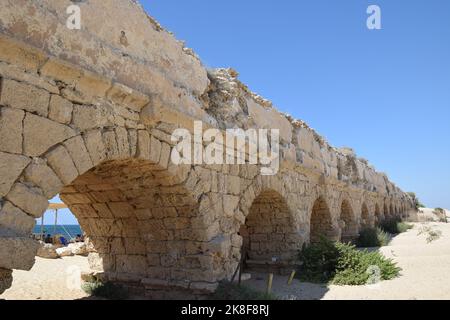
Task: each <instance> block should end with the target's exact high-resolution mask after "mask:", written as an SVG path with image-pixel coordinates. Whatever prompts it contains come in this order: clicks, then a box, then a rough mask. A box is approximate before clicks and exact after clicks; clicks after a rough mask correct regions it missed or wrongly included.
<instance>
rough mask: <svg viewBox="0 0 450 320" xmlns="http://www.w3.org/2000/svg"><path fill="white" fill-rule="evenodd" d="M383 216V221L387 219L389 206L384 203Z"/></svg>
mask: <svg viewBox="0 0 450 320" xmlns="http://www.w3.org/2000/svg"><path fill="white" fill-rule="evenodd" d="M383 216H384V219H386V218H387V217H389V206H388V204H387V203H386V201H384V203H383Z"/></svg>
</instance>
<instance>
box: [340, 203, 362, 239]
mask: <svg viewBox="0 0 450 320" xmlns="http://www.w3.org/2000/svg"><path fill="white" fill-rule="evenodd" d="M340 212H341V215H340V227H341V241H342V242H351V241H353V240H355V239H356V238H357V237H358V223H357V220H356V216H355V213H354V211H353V208H352V206H351V205H350V202H349V201H348V200H347V199H344V200H342V203H341V211H340Z"/></svg>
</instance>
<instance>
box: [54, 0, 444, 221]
mask: <svg viewBox="0 0 450 320" xmlns="http://www.w3.org/2000/svg"><path fill="white" fill-rule="evenodd" d="M141 3H142V4H143V5H144V7H145V9H146V10H147V11H148V12H149V14H150V15H152V16H153V17H155V18H156V19H157V20H158V21H159V22H160V23H161V24H162V25H163V26H164V27H165V28H166V29H168V30H169V31H172V32H174V34H175V36H176V37H177V38H178V39H180V40H185V41H186V43H187V46H189V47H191V48H193V49H194V50H195V51H196V53H197V54H198V55H199V56H200V58H201V59H202V61H203V63H204V64H205V66H207V67H233V68H235V69H236V70H238V71H239V72H240V79H241V80H242V81H243V82H245V83H246V84H248V85H249V87H250V88H251V89H252V90H253V91H255V92H257V93H259V94H261V95H263V96H264V97H266V98H268V99H270V100H272V101H273V102H274V104H275V105H276V106H277V107H278V108H279V109H280V110H282V111H285V112H288V113H290V114H292V115H293V116H295V117H296V118H299V119H302V120H305V121H306V122H308V123H309V124H310V125H311V126H312V127H313V128H315V129H317V130H318V132H319V133H321V134H322V135H324V136H325V137H326V138H327V139H328V140H329V142H330V143H331V144H332V145H334V146H350V147H352V148H354V149H355V150H356V152H357V153H358V155H359V156H361V157H364V158H367V159H369V161H370V162H371V163H372V164H374V165H375V166H376V168H377V169H378V170H379V171H383V172H386V173H387V174H388V175H389V177H390V178H391V179H392V180H393V181H394V182H395V183H396V184H397V185H398V186H400V187H401V188H402V189H403V190H405V191H415V192H416V193H417V194H418V196H419V198H420V199H421V200H422V202H424V203H425V204H426V205H428V206H430V207H438V206H439V207H447V208H450V168H449V165H450V1H448V0H426V1H425V0H422V1H416V0H415V1H409V0H396V1H392V0H374V1H365V0H340V1H336V0H309V1H303V0H289V1H288V0H284V1H283V0H279V1H275V0H245V1H242V0H227V1H211V0H190V1H180V0H141ZM370 4H376V5H379V6H380V8H381V11H382V30H375V31H369V30H368V29H367V27H366V20H367V17H368V15H367V14H366V9H367V7H368V5H370ZM130 18H131V17H130ZM64 216H66V215H64ZM67 216H68V215H67ZM52 219H53V218H52V216H50V215H49V217H48V220H49V221H50V222H51V221H53V220H52ZM61 220H62V223H73V222H74V221H75V220H74V219H73V218H65V217H62V218H61ZM46 221H47V219H46Z"/></svg>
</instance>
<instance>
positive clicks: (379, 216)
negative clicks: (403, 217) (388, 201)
mask: <svg viewBox="0 0 450 320" xmlns="http://www.w3.org/2000/svg"><path fill="white" fill-rule="evenodd" d="M374 217H375V225H378V224H380V223H381V222H382V221H383V214H382V213H381V210H380V205H379V204H378V203H375V216H374Z"/></svg>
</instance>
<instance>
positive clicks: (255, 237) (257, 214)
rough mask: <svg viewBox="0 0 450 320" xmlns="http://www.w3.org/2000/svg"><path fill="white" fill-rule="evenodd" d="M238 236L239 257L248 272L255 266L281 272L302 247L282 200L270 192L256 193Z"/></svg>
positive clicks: (279, 195)
mask: <svg viewBox="0 0 450 320" xmlns="http://www.w3.org/2000/svg"><path fill="white" fill-rule="evenodd" d="M239 235H240V236H241V237H242V238H243V245H242V249H243V250H242V252H241V254H244V255H245V260H246V261H247V263H246V264H247V266H249V267H250V268H251V269H255V264H258V265H260V266H262V265H263V264H265V265H266V267H267V266H269V265H270V266H271V267H270V268H266V269H273V268H274V267H275V268H278V269H283V267H286V266H288V265H290V264H292V263H294V261H295V260H296V258H297V255H298V251H299V250H300V249H301V245H302V239H301V237H300V235H299V233H298V230H297V228H296V224H295V221H294V217H293V215H292V212H291V210H290V209H289V207H288V204H287V202H286V200H285V199H284V197H283V196H282V195H281V194H280V193H279V192H277V191H274V190H271V189H266V190H264V191H262V192H260V193H259V195H258V196H256V198H255V199H254V200H253V202H252V204H251V206H250V208H249V210H248V215H247V217H246V220H245V224H243V225H241V227H240V230H239ZM257 269H260V268H257ZM265 271H267V270H265ZM277 271H280V272H281V271H282V270H277Z"/></svg>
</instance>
